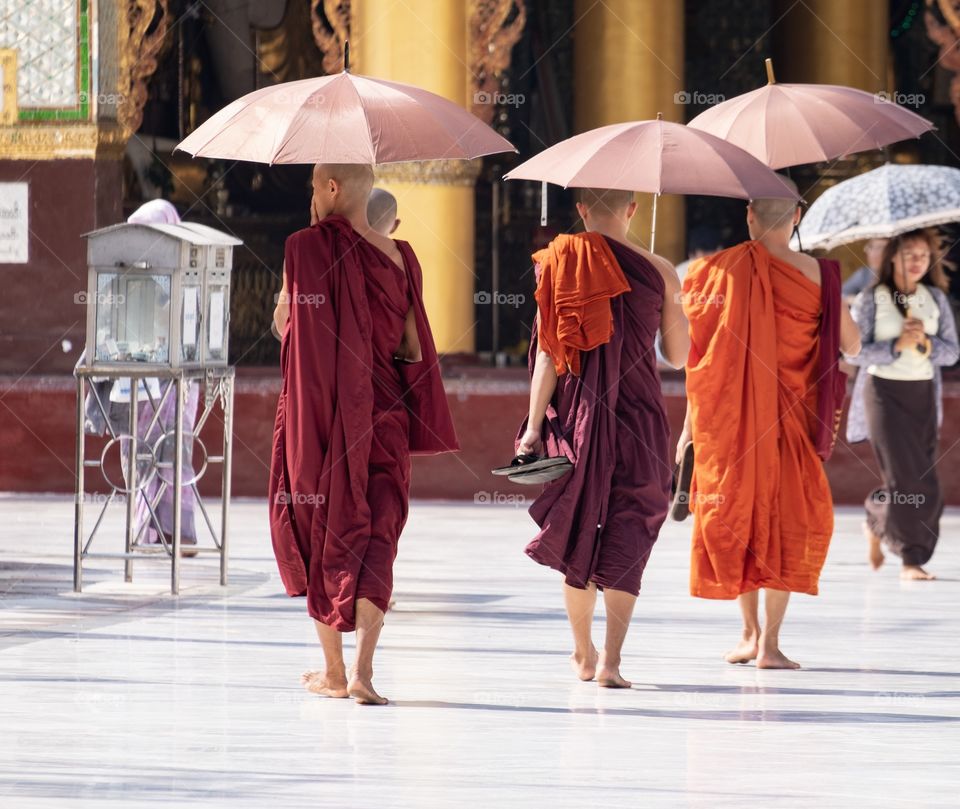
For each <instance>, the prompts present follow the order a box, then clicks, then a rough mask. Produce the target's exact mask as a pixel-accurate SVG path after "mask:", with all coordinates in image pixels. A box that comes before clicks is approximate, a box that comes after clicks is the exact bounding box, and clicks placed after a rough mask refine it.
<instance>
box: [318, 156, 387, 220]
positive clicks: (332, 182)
mask: <svg viewBox="0 0 960 809" xmlns="http://www.w3.org/2000/svg"><path fill="white" fill-rule="evenodd" d="M371 188H373V167H372V166H370V165H368V164H366V163H318V164H317V165H316V166H314V168H313V205H314V208H315V210H316V212H317V214H318V216H319V218H321V219H322V218H324V217H325V216H328V215H329V214H332V213H339V214H343V215H344V216H347V217H348V218H349V216H350V215H351V214H353V213H357V212H361V211H362V212H364V213H365V212H366V209H367V197H369V196H370V189H371Z"/></svg>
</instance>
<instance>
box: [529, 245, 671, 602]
mask: <svg viewBox="0 0 960 809" xmlns="http://www.w3.org/2000/svg"><path fill="white" fill-rule="evenodd" d="M607 241H608V243H609V244H610V249H611V250H612V251H613V254H614V256H615V257H616V259H617V261H618V262H619V264H620V267H621V269H622V270H623V273H624V275H625V276H626V279H627V282H628V283H629V284H630V287H631V289H630V291H629V292H627V293H625V294H623V295H620V296H618V297H616V298H613V299H612V300H611V306H612V307H613V324H614V329H613V336H612V338H611V339H610V342H608V343H605V344H604V345H601V346H599V347H598V348H595V349H593V350H591V351H587V352H584V353H583V354H582V355H581V368H580V375H579V376H575V375H573V374H570V373H567V374H564V375H563V376H561V377H560V378H559V379H558V380H557V390H556V393H555V394H554V397H553V400H552V401H551V403H550V405H549V406H548V407H547V415H546V419H545V420H544V441H545V444H546V449H547V454H548V455H551V456H553V455H566V456H567V457H568V458H569V459H570V460H571V461H572V462H573V464H574V468H573V471H572V472H571V473H570V474H568V475H565V476H564V477H562V478H559V479H558V480H556V481H553V482H552V483H549V484H547V485H546V486H545V487H544V490H543V493H542V494H541V495H540V496H539V497H538V498H537V499H536V500H535V501H534V503H533V505H532V506H531V507H530V515H531V516H532V517H533V519H534V520H535V521H536V523H537V525H539V526H540V529H541V530H540V533H538V534H537V536H536V537H535V538H534V539H533V541H532V542H531V543H530V544H529V545H528V546H527V549H526V552H527V555H528V556H530V557H531V558H532V559H533V560H534V561H536V562H539V563H540V564H542V565H546V566H548V567H552V568H553V569H555V570H559V571H560V572H561V573H563V574H564V579H565V581H566V583H567V584H569V585H571V586H572V587H580V588H585V587H586V586H587V585H588V584H589V583H590V582H594V583H595V584H597V586H599V587H600V588H605V587H609V588H611V589H614V590H624V591H626V592H629V593H633V594H634V595H637V594H638V593H639V592H640V579H641V577H642V575H643V569H644V567H645V566H646V563H647V558H648V557H649V555H650V551H651V550H652V548H653V544H654V542H656V540H657V535H658V534H659V532H660V527H661V526H662V525H663V521H664V519H666V516H667V510H668V508H669V505H670V481H671V475H672V465H671V461H670V449H669V439H670V427H669V425H668V423H667V413H666V408H665V406H664V403H663V396H662V394H661V391H660V375H659V373H658V371H657V360H656V352H655V350H654V341H655V339H656V335H657V331H658V329H659V328H660V313H661V310H662V308H663V295H664V282H663V277H662V276H661V275H660V273H659V272H658V271H657V269H656V268H655V267H654V266H653V265H651V264H650V262H648V261H647V260H646V259H645V258H644V257H643V256H641V255H640V254H639V253H637V252H636V251H634V250H631V249H630V248H629V247H627V246H625V245H623V244H621V243H620V242H617V241H614V240H613V239H608V240H607ZM536 356H537V325H536V323H534V327H533V336H532V339H531V345H530V371H531V374H532V372H533V363H534V362H535V360H536ZM525 428H526V424H525V423H524V425H523V426H522V427H521V428H520V434H521V435H522V433H523V431H524V429H525Z"/></svg>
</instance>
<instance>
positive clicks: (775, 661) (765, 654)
mask: <svg viewBox="0 0 960 809" xmlns="http://www.w3.org/2000/svg"><path fill="white" fill-rule="evenodd" d="M757 668H758V669H798V668H800V664H799V663H794V662H793V661H792V660H791V659H790V658H789V657H787V656H786V655H785V654H784V653H783V652H781V651H780V650H779V649H778V648H777V647H773V648H772V649H768V648H761V649H760V654H758V655H757Z"/></svg>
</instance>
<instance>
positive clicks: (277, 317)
mask: <svg viewBox="0 0 960 809" xmlns="http://www.w3.org/2000/svg"><path fill="white" fill-rule="evenodd" d="M281 272H282V273H283V285H282V286H281V287H280V294H279V295H277V305H276V307H275V308H274V310H273V326H274V328H275V329H276V334H277V336H278V337H280V336H282V335H283V330H284V329H285V328H286V326H287V321H288V320H289V319H290V291H289V290H288V289H287V263H286V262H284V263H283V270H282V271H281Z"/></svg>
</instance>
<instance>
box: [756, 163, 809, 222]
mask: <svg viewBox="0 0 960 809" xmlns="http://www.w3.org/2000/svg"><path fill="white" fill-rule="evenodd" d="M777 176H778V177H780V179H781V180H783V184H784V185H786V186H787V188H789V189H790V190H791V191H793V192H794V193H795V194H797V195H798V196H799V192H798V191H797V184H796V183H795V182H794V181H793V180H791V179H790V178H789V177H784V176H783V175H782V174H781V175H777ZM750 210H752V211H753V215H754V216H755V217H756V218H757V224H758V225H759V226H760V227H762V228H765V229H767V230H776V229H777V228H782V227H788V226H792V225H793V216H794V214H795V213H796V211H797V202H796V200H792V199H774V198H772V197H765V198H760V199H752V200H750Z"/></svg>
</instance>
